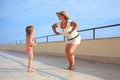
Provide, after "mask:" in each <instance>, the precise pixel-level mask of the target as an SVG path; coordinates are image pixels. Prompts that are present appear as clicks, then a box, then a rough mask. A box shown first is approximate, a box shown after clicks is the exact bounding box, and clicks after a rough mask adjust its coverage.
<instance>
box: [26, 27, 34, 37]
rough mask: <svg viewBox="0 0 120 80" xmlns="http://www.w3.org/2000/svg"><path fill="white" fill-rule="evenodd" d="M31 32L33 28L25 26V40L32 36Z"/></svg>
mask: <svg viewBox="0 0 120 80" xmlns="http://www.w3.org/2000/svg"><path fill="white" fill-rule="evenodd" d="M33 30H34V27H33V26H27V27H26V38H27V37H30V35H31V34H32V32H33Z"/></svg>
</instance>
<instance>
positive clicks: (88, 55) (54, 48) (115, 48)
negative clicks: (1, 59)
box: [0, 38, 120, 64]
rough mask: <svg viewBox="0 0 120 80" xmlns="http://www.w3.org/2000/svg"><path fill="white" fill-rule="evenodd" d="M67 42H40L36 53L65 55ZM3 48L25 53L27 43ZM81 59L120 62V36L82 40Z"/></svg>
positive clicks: (78, 56) (77, 50)
mask: <svg viewBox="0 0 120 80" xmlns="http://www.w3.org/2000/svg"><path fill="white" fill-rule="evenodd" d="M64 47H65V42H48V43H38V45H37V46H36V47H34V53H36V54H41V55H54V56H65V55H64ZM0 49H2V50H12V51H19V52H24V53H25V45H11V46H2V47H0ZM75 55H76V57H77V58H79V59H84V60H92V61H99V62H107V63H114V64H120V38H106V39H91V40H82V41H81V44H80V45H79V46H78V48H77V49H76V51H75Z"/></svg>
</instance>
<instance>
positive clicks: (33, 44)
mask: <svg viewBox="0 0 120 80" xmlns="http://www.w3.org/2000/svg"><path fill="white" fill-rule="evenodd" d="M32 39H33V38H32V36H30V39H29V43H30V45H31V46H36V45H37V44H36V43H34V41H33V40H32Z"/></svg>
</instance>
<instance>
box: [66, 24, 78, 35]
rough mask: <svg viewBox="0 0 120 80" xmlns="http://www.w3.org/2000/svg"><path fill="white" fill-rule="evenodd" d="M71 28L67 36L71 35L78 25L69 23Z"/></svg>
mask: <svg viewBox="0 0 120 80" xmlns="http://www.w3.org/2000/svg"><path fill="white" fill-rule="evenodd" d="M71 26H72V30H71V31H69V32H68V33H69V34H71V33H72V32H73V31H74V30H75V29H76V28H77V26H78V25H77V23H75V22H71Z"/></svg>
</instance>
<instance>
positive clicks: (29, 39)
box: [26, 26, 36, 72]
mask: <svg viewBox="0 0 120 80" xmlns="http://www.w3.org/2000/svg"><path fill="white" fill-rule="evenodd" d="M33 34H34V28H33V26H27V27H26V52H27V54H28V57H29V61H28V70H27V71H28V72H33V71H35V70H34V69H32V67H31V65H32V61H33V46H36V43H34V38H33Z"/></svg>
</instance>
